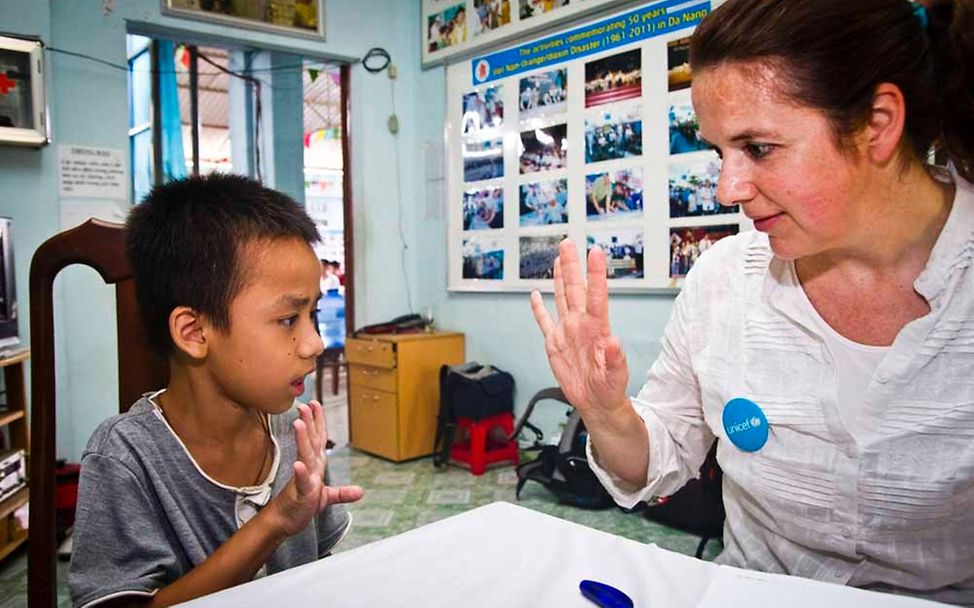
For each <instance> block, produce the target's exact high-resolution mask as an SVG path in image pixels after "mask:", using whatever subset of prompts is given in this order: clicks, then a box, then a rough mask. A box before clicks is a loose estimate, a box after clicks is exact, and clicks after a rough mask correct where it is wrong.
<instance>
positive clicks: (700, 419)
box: [589, 177, 974, 605]
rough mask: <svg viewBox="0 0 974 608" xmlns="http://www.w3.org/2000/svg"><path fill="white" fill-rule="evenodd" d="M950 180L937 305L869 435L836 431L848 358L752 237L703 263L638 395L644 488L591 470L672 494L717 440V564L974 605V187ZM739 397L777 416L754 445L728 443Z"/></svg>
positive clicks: (896, 369)
mask: <svg viewBox="0 0 974 608" xmlns="http://www.w3.org/2000/svg"><path fill="white" fill-rule="evenodd" d="M954 179H955V183H956V184H957V194H956V197H955V200H954V205H953V208H952V210H951V213H950V216H949V218H948V220H947V223H946V225H945V226H944V229H943V231H942V233H941V235H940V237H939V238H938V240H937V243H936V245H935V247H934V249H933V251H932V253H931V256H930V260H929V261H928V263H927V266H926V268H925V269H924V271H923V272H922V273H921V274H920V276H919V277H918V278H917V280H916V282H915V283H914V287H915V289H916V291H917V292H918V293H919V294H920V295H922V296H923V297H924V298H926V300H927V301H928V302H929V305H930V308H931V311H930V313H929V314H928V315H926V316H924V317H922V318H920V319H917V320H915V321H912V322H910V323H909V324H907V325H906V326H905V327H904V328H903V329H902V330H901V331H900V333H899V335H898V336H897V337H896V340H895V341H894V343H893V345H892V347H891V348H890V350H889V352H888V353H887V355H886V356H885V357H884V359H883V360H882V362H881V363H880V364H879V366H878V367H877V368H876V371H875V373H874V374H873V376H872V377H871V378H869V379H864V381H868V388H867V390H866V391H865V397H866V402H865V403H864V404H863V409H862V416H863V419H862V420H863V424H865V425H868V427H869V428H871V429H872V432H871V433H870V434H869V436H868V437H867V438H865V440H864V439H863V438H860V439H859V442H858V444H857V442H856V441H855V440H853V437H852V436H851V435H850V434H849V432H848V431H847V430H846V428H845V427H844V426H843V424H842V422H841V417H840V416H839V411H838V407H837V403H836V392H837V374H836V369H835V360H834V358H833V356H832V355H831V354H830V352H829V349H828V347H827V346H826V344H825V341H824V340H823V337H822V336H821V335H820V334H821V330H820V328H819V327H818V326H817V325H816V323H815V322H814V320H813V319H812V318H810V312H811V311H810V310H809V308H808V307H807V305H806V306H803V305H802V300H801V298H803V297H804V294H803V293H802V291H801V286H800V285H798V284H797V282H796V280H795V278H794V273H792V272H789V264H790V262H786V261H784V260H780V259H777V258H775V257H774V256H773V254H772V252H771V249H770V247H769V245H768V240H767V237H766V235H764V234H761V233H758V232H747V233H743V234H740V235H738V236H735V237H730V238H726V239H723V240H721V241H720V242H718V243H717V244H716V245H715V246H714V247H713V248H712V249H711V251H710V252H709V253H708V254H707V255H706V256H703V257H701V258H700V260H699V261H698V262H697V264H696V266H695V268H694V269H693V271H692V272H691V273H690V275H689V276H688V277H687V281H686V285H685V287H684V289H683V291H682V293H681V294H680V295H679V297H677V299H676V302H675V304H674V309H673V313H672V317H671V319H670V321H669V324H668V325H667V328H666V331H665V332H664V336H663V341H662V350H661V353H660V356H659V358H658V359H657V361H656V362H655V363H654V365H653V366H652V368H651V369H650V371H649V373H648V377H647V381H646V383H645V385H644V386H643V387H642V389H641V390H640V391H639V394H638V396H637V397H635V398H633V400H632V401H633V405H634V406H635V408H636V411H637V412H638V413H639V415H640V416H641V417H642V418H643V420H644V421H645V424H646V428H647V430H648V432H649V447H650V467H649V471H648V476H647V480H646V485H645V487H643V488H633V487H628V486H627V484H625V482H623V481H621V480H620V479H619V478H617V477H615V476H614V475H613V474H611V473H609V472H607V471H605V470H604V469H601V468H599V467H598V465H597V464H596V466H595V467H594V468H595V471H596V473H597V475H598V476H599V478H600V479H601V480H602V482H603V483H604V484H605V485H606V487H607V488H608V489H609V491H610V493H611V494H612V495H613V497H614V498H615V499H616V501H617V502H618V503H619V504H621V505H623V506H632V505H634V504H636V503H637V502H639V501H641V500H646V499H649V498H650V497H652V496H666V495H669V494H672V493H674V492H676V491H677V490H678V489H679V488H680V487H682V486H683V484H684V483H686V482H687V480H689V479H691V478H692V477H695V476H696V475H697V472H698V469H699V468H700V465H701V464H702V462H703V459H704V457H705V455H706V453H707V451H708V449H709V447H710V444H711V443H712V442H713V439H714V437H716V438H718V439H720V440H721V441H720V442H719V444H718V451H717V457H718V461H719V462H720V466H721V467H722V468H723V470H724V485H723V496H724V505H725V508H726V511H727V521H726V524H725V527H724V547H725V548H724V552H723V553H722V554H721V556H720V557H719V558H718V561H720V562H722V563H726V564H731V565H734V566H739V567H744V568H752V569H756V570H763V571H768V572H785V573H789V574H795V575H800V576H806V577H810V578H815V579H821V580H829V581H833V582H837V583H846V584H850V585H856V586H865V587H870V588H875V589H879V590H884V589H886V590H891V591H899V592H906V593H917V594H921V595H927V596H928V597H929V598H930V599H936V600H940V601H946V602H956V603H964V604H972V605H974V271H972V269H971V261H972V256H974V187H972V186H971V184H969V183H967V182H964V181H963V180H962V179H960V178H957V177H955V178H954ZM735 397H746V398H748V399H751V400H753V401H754V402H756V403H757V404H759V405H760V407H761V408H762V409H763V410H764V412H765V414H766V416H767V418H768V423H769V425H770V435H769V437H768V441H767V443H766V444H765V445H764V447H763V448H762V449H760V450H759V451H758V452H755V453H746V452H743V451H741V450H739V449H737V448H736V447H734V445H733V444H732V443H730V441H728V440H727V437H726V433H725V432H724V430H723V427H722V424H721V414H722V411H723V407H724V404H725V403H727V402H728V401H729V400H730V399H733V398H735ZM592 448H593V446H591V445H589V460H590V462H595V463H597V457H598V456H597V452H598V446H594V448H595V449H594V452H595V453H594V454H593V450H592ZM593 456H594V458H593Z"/></svg>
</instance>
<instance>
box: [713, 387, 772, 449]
mask: <svg viewBox="0 0 974 608" xmlns="http://www.w3.org/2000/svg"><path fill="white" fill-rule="evenodd" d="M723 423H724V432H725V433H727V438H728V439H730V440H731V443H733V444H734V445H736V446H737V447H738V448H740V449H741V450H744V451H745V452H757V451H758V450H760V449H761V448H763V447H764V444H765V443H767V441H768V419H767V418H766V417H765V416H764V412H762V411H761V408H760V407H758V404H757V403H754V402H753V401H751V400H750V399H742V398H741V397H738V398H736V399H731V400H730V401H728V402H727V405H725V406H724V416H723Z"/></svg>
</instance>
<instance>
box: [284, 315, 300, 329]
mask: <svg viewBox="0 0 974 608" xmlns="http://www.w3.org/2000/svg"><path fill="white" fill-rule="evenodd" d="M297 322H298V315H291V316H290V317H287V318H285V319H281V325H283V326H284V327H294V324H295V323H297Z"/></svg>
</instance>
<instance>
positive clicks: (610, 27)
mask: <svg viewBox="0 0 974 608" xmlns="http://www.w3.org/2000/svg"><path fill="white" fill-rule="evenodd" d="M709 12H710V2H686V1H685V0H667V1H665V2H659V3H656V4H651V5H649V6H645V7H642V8H639V9H635V10H633V11H629V12H628V13H623V14H621V15H617V16H615V17H610V18H608V19H603V20H601V21H597V22H595V23H592V24H590V25H586V26H584V27H580V28H577V29H574V30H570V31H567V32H563V33H561V34H557V35H554V36H549V37H547V38H544V39H542V40H536V41H534V42H531V43H529V44H524V45H521V46H517V47H514V48H510V49H507V50H504V51H499V52H497V53H493V54H491V55H485V56H483V57H477V58H476V59H474V60H473V61H472V62H471V64H470V66H471V69H472V70H473V82H474V83H475V84H482V83H485V82H490V81H492V80H497V79H500V78H506V77H508V76H512V75H514V74H518V73H520V72H526V71H528V70H534V69H537V68H541V67H544V66H549V65H554V64H557V63H562V62H565V61H571V60H573V59H578V58H579V57H584V56H586V55H591V54H592V53H601V52H603V51H608V50H611V49H613V48H616V47H620V46H624V45H627V44H632V43H633V42H638V41H640V40H645V39H647V38H652V37H654V36H659V35H662V34H666V33H668V32H672V31H674V30H677V29H682V28H685V27H690V26H695V25H697V24H698V23H699V22H700V21H701V20H702V19H703V18H704V17H706V16H707V13H709Z"/></svg>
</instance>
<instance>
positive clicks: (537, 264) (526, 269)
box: [519, 234, 567, 279]
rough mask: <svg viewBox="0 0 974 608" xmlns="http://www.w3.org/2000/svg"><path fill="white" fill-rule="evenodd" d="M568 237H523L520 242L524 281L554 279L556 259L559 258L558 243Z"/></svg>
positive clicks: (521, 275) (562, 235)
mask: <svg viewBox="0 0 974 608" xmlns="http://www.w3.org/2000/svg"><path fill="white" fill-rule="evenodd" d="M566 237H567V235H565V234H558V235H555V236H522V237H521V242H520V253H521V263H520V264H519V266H520V275H519V276H520V277H521V278H522V279H552V278H554V276H555V258H556V257H558V243H560V242H562V241H563V240H565V238H566Z"/></svg>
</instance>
